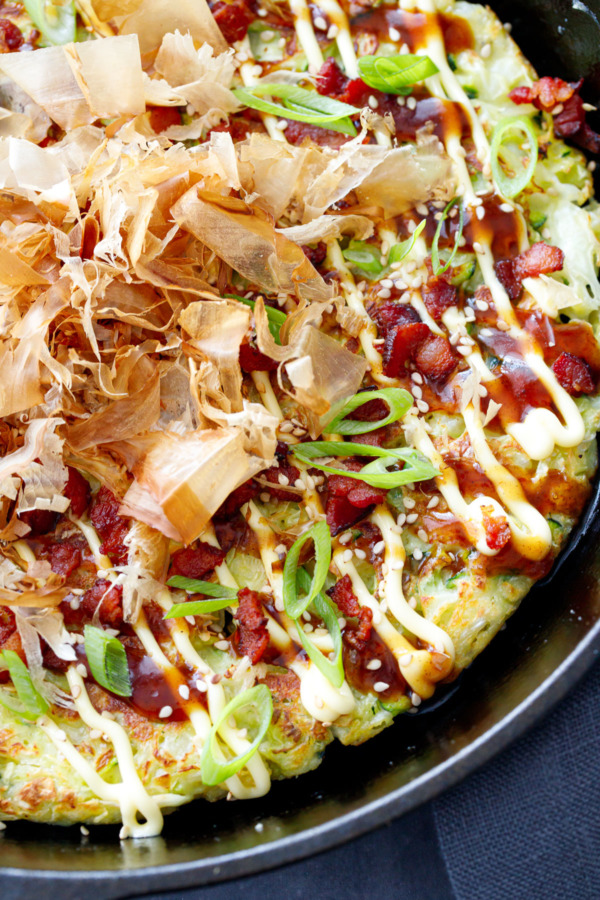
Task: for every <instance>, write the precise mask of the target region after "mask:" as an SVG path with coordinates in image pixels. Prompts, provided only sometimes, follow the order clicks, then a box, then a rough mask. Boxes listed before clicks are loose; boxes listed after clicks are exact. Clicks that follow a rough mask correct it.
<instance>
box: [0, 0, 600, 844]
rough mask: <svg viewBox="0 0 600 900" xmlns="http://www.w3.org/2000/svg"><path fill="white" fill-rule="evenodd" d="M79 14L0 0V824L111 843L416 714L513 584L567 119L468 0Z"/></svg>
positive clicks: (565, 164)
mask: <svg viewBox="0 0 600 900" xmlns="http://www.w3.org/2000/svg"><path fill="white" fill-rule="evenodd" d="M117 6H118V4H114V3H104V2H94V3H92V4H90V3H88V2H85V3H84V2H79V0H75V2H73V3H70V2H69V3H62V4H60V5H54V6H53V5H52V4H43V3H42V4H40V3H28V4H25V6H21V5H20V4H9V5H7V4H5V5H4V6H3V7H2V10H1V12H2V16H1V17H0V51H1V53H0V69H1V70H2V106H3V111H2V134H1V136H0V157H1V159H2V165H0V269H1V273H0V295H1V296H0V302H1V304H2V313H3V314H2V318H1V319H0V322H1V324H0V342H1V344H0V353H1V354H2V375H3V378H2V388H1V390H0V443H1V445H2V446H1V449H0V469H1V471H0V492H1V498H0V499H1V501H2V502H1V504H0V510H1V515H0V732H1V733H2V741H3V743H2V759H3V762H1V763H0V818H6V819H11V818H22V817H25V818H30V819H33V820H36V821H46V822H60V823H65V824H66V823H73V822H79V823H81V822H82V821H85V822H88V823H105V822H114V821H120V822H121V823H122V826H123V828H122V832H121V836H122V837H129V836H135V837H144V836H148V835H154V834H158V833H159V832H160V829H161V827H162V821H163V811H164V810H165V809H172V808H174V807H176V806H178V805H180V804H181V803H183V802H185V801H187V800H190V799H192V798H194V797H197V796H205V797H207V798H208V799H211V800H212V799H217V798H219V797H223V796H227V797H229V798H239V799H246V798H252V797H255V798H256V797H260V796H262V795H263V794H265V793H266V792H267V791H268V790H269V787H270V782H271V779H272V778H283V777H290V776H296V775H299V774H302V773H303V772H305V771H309V770H311V769H312V768H314V767H315V766H316V765H317V764H318V762H319V760H320V759H321V757H322V755H323V751H324V749H325V747H326V745H327V744H328V743H329V742H330V741H331V740H333V739H334V738H337V739H339V740H340V741H342V742H343V743H346V744H359V743H361V742H362V741H364V740H366V739H367V738H369V737H371V736H373V735H375V734H377V733H378V732H379V731H380V730H381V729H383V728H384V727H387V726H388V725H390V724H391V723H392V721H393V719H394V717H395V716H396V715H399V714H400V713H402V712H405V711H409V710H410V711H412V712H416V711H417V709H418V708H420V707H421V705H424V706H426V704H427V701H428V700H429V698H431V697H432V695H433V694H434V692H435V690H436V686H437V685H438V684H439V683H441V682H446V681H449V680H452V679H454V678H455V677H456V676H457V674H458V673H459V672H460V671H461V670H462V669H463V668H465V667H467V666H468V665H469V664H470V663H471V662H472V660H473V659H474V658H475V657H476V656H477V655H478V653H480V652H481V651H482V650H483V649H484V647H485V646H486V644H487V643H488V642H489V640H490V639H491V638H492V637H493V636H494V634H495V633H496V632H497V631H498V630H499V629H500V628H501V627H502V625H503V623H504V622H505V621H506V619H507V618H508V617H509V615H510V614H511V613H512V611H513V610H514V609H515V608H516V606H517V604H518V602H519V601H520V600H521V599H522V598H523V596H524V595H525V594H526V592H527V591H528V589H529V588H530V586H531V585H532V584H533V583H534V581H536V580H537V579H539V578H541V577H543V576H544V575H546V574H547V573H548V572H549V571H550V569H551V567H552V564H553V561H554V559H555V558H556V556H557V554H558V553H559V551H560V549H561V547H562V546H564V543H565V540H566V539H567V536H568V534H569V532H570V530H571V529H572V527H573V525H574V524H575V522H576V521H577V519H578V517H579V516H580V515H581V513H582V511H583V508H584V506H585V503H586V501H587V499H588V497H589V494H590V484H591V479H592V477H593V475H594V472H595V468H596V445H595V433H596V431H597V429H598V425H599V423H600V400H599V398H598V379H599V378H600V346H599V345H598V341H597V334H598V324H597V323H598V309H599V308H600V290H599V288H598V281H597V277H596V273H597V263H598V261H599V260H600V240H599V236H600V212H599V207H598V204H597V202H596V200H595V199H594V198H593V196H592V177H591V171H592V169H593V165H588V163H587V161H586V159H585V158H584V156H583V155H582V153H581V152H580V150H578V149H576V147H577V146H579V147H585V148H588V149H592V150H593V149H596V150H597V149H598V146H599V142H600V141H599V138H598V136H597V135H596V134H595V133H594V132H593V131H592V129H591V127H590V126H589V125H588V124H587V122H586V118H585V117H586V112H587V111H588V109H589V107H588V105H587V104H586V103H584V102H583V100H582V99H581V96H580V90H581V88H582V84H581V82H577V83H567V82H564V81H562V80H561V79H559V78H554V77H551V76H550V75H546V76H544V77H542V78H541V79H537V80H536V76H535V73H533V70H532V69H531V67H530V66H529V64H528V63H527V62H526V61H525V60H524V59H523V57H522V56H521V55H520V53H519V51H518V49H517V48H516V46H515V45H514V43H513V42H512V40H511V38H510V36H509V34H508V32H507V30H506V29H505V28H504V27H503V26H502V25H500V23H499V22H498V20H497V19H496V18H495V16H494V15H493V13H492V12H491V11H490V10H488V9H487V8H485V7H483V6H479V5H476V4H469V3H460V4H454V3H453V2H449V0H444V2H443V3H442V2H441V0H439V2H438V0H432V2H431V0H427V2H425V0H416V3H414V4H412V5H411V8H410V9H408V8H404V6H406V4H401V5H400V7H399V6H397V5H394V4H393V3H391V2H383V3H381V4H379V5H374V4H372V3H366V2H365V3H362V4H361V3H360V2H358V3H357V2H347V0H342V2H341V3H340V4H338V3H335V2H333V3H332V2H329V3H328V4H325V6H324V7H323V8H320V7H316V6H311V5H308V6H307V5H306V4H302V3H301V2H296V0H295V2H289V3H286V2H283V3H281V2H277V3H273V2H268V3H267V2H266V0H224V2H222V0H219V2H212V0H209V2H208V3H206V2H204V0H193V2H192V0H181V2H177V3H174V4H171V5H170V6H169V9H168V14H165V9H166V7H165V4H164V3H162V2H160V0H132V2H128V3H127V4H123V8H122V9H120V10H117ZM401 7H402V8H401ZM26 10H29V12H26ZM117 12H118V15H117ZM30 16H31V18H30ZM584 96H585V94H584ZM574 145H576V146H574ZM36 772H40V773H43V774H41V775H36V774H35V773H36Z"/></svg>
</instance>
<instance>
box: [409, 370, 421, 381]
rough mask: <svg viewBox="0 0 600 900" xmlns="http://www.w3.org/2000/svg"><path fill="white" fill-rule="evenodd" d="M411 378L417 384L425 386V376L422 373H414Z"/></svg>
mask: <svg viewBox="0 0 600 900" xmlns="http://www.w3.org/2000/svg"><path fill="white" fill-rule="evenodd" d="M410 377H411V379H412V380H413V381H414V383H415V384H423V376H422V375H421V373H420V372H413V373H412V375H411V376H410Z"/></svg>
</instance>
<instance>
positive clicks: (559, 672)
mask: <svg viewBox="0 0 600 900" xmlns="http://www.w3.org/2000/svg"><path fill="white" fill-rule="evenodd" d="M491 5H492V6H493V8H494V9H495V10H496V11H497V12H498V13H499V15H500V16H501V18H502V19H503V20H505V21H511V22H512V23H513V34H514V36H515V38H516V40H517V42H518V43H519V44H520V46H521V47H522V48H523V51H524V52H525V54H526V55H527V56H528V57H529V58H530V59H531V60H532V62H533V63H534V65H536V67H537V68H538V70H539V71H540V72H542V73H544V74H546V73H551V74H556V75H561V76H563V77H565V78H570V79H575V78H578V77H581V76H584V77H585V78H586V79H587V88H586V91H584V93H585V94H586V99H587V100H590V101H592V102H594V101H595V102H598V101H600V0H588V2H586V3H585V4H584V3H582V2H579V0H578V2H577V4H573V5H572V4H571V3H570V2H567V0H553V2H551V3H550V2H548V0H518V2H511V0H509V2H503V0H502V2H495V3H492V4H491ZM595 124H596V127H598V122H596V123H595ZM597 190H600V183H599V184H597ZM599 511H600V486H599V485H598V484H597V485H596V490H595V495H594V500H593V503H592V504H591V506H590V508H589V510H588V513H587V515H586V517H585V519H584V521H583V522H582V523H581V525H580V527H579V529H578V530H577V532H576V534H575V536H574V538H573V540H572V541H571V544H570V546H569V549H568V550H567V551H566V553H565V554H564V555H563V557H562V558H561V560H560V561H559V564H558V568H557V569H556V570H555V571H554V574H553V575H552V576H551V578H549V579H547V580H546V581H545V582H544V583H540V584H538V585H537V586H536V587H535V589H534V590H533V591H532V592H531V593H530V595H529V597H528V598H527V599H526V600H525V601H524V603H523V604H522V606H521V608H520V609H519V611H518V612H517V613H516V614H515V615H514V616H513V618H512V619H511V620H510V622H509V623H508V626H507V627H506V629H505V631H504V632H503V633H502V634H500V635H498V637H497V638H496V639H495V640H494V641H493V643H492V645H491V646H490V647H489V648H488V649H487V650H486V651H485V653H484V654H483V656H482V657H480V658H479V659H478V660H477V661H476V663H475V664H474V665H473V666H472V667H471V668H470V669H469V670H468V671H467V672H465V673H464V675H463V676H462V677H461V678H460V679H459V681H458V682H457V683H456V684H455V685H453V686H452V688H451V689H448V690H447V691H446V694H445V696H442V695H441V694H440V693H438V695H437V699H436V701H435V703H432V704H428V705H427V704H425V705H424V706H423V707H422V711H420V712H419V713H417V714H416V715H414V716H408V715H406V716H403V717H401V718H400V720H398V722H397V723H396V725H395V726H394V727H393V728H390V729H388V730H387V731H386V732H384V733H383V734H381V735H380V736H379V737H377V739H375V740H373V741H370V742H368V743H367V744H365V745H364V746H362V747H358V748H353V747H341V746H332V747H330V748H328V751H327V754H326V758H325V761H324V763H323V764H322V765H321V767H320V768H319V769H318V770H317V771H315V772H313V773H311V774H309V775H303V776H302V778H301V779H298V780H297V781H293V780H292V781H286V782H276V783H274V785H273V788H272V790H271V793H270V794H269V795H268V796H267V797H265V798H263V799H261V800H257V801H252V802H247V803H235V804H229V803H219V804H216V805H214V806H211V807H207V806H206V805H204V804H202V803H197V804H194V805H192V806H189V807H185V808H183V809H182V810H180V811H179V812H178V813H176V814H175V815H174V816H171V817H169V818H168V819H167V821H166V825H165V830H164V833H163V835H162V837H160V838H153V839H149V840H146V841H137V842H133V841H129V842H123V843H122V844H119V842H118V839H117V830H116V829H113V828H107V829H100V828H96V829H94V830H93V833H92V835H91V837H90V838H89V839H87V840H85V841H82V839H81V835H80V833H79V830H78V829H68V830H63V829H59V828H51V827H47V826H35V825H31V824H29V823H13V824H11V825H10V826H9V829H8V832H7V833H5V834H4V836H3V837H2V844H1V860H0V865H1V867H2V868H1V869H0V872H1V873H2V876H3V878H2V880H3V881H4V885H3V887H4V893H5V896H8V897H10V896H19V897H30V896H31V897H34V896H35V897H37V896H38V895H39V890H40V887H41V885H40V881H41V880H44V881H45V882H46V883H48V882H53V884H52V887H53V888H55V889H56V888H58V887H59V886H60V890H61V897H62V898H63V900H68V898H69V897H73V898H76V897H80V896H81V895H82V891H83V885H82V877H85V878H86V880H87V879H89V883H88V885H87V886H86V888H87V889H86V891H85V892H86V893H87V891H88V889H89V890H93V891H94V892H95V894H96V896H97V897H98V898H102V897H118V896H124V895H126V894H134V893H135V892H136V891H144V890H146V889H147V887H148V884H149V882H151V884H152V887H153V889H155V890H160V889H161V888H162V889H166V888H171V889H173V888H176V887H178V886H184V885H192V884H201V883H207V882H209V881H215V880H219V879H223V878H227V877H233V876H235V875H239V874H243V873H248V872H253V871H258V870H261V869H266V868H270V867H272V866H275V865H279V864H281V863H283V862H286V861H290V860H292V859H296V858H299V857H301V856H304V855H307V854H308V853H312V852H315V851H316V850H322V849H325V848H327V847H330V846H332V845H334V844H336V843H339V842H341V841H343V840H344V839H346V838H348V837H350V836H353V835H357V834H360V833H361V832H364V831H367V830H368V829H370V828H373V827H375V826H376V825H378V824H380V823H382V822H385V821H388V820H389V819H391V818H392V817H393V816H396V815H399V814H400V813H402V812H405V811H407V810H409V809H411V808H413V807H415V806H416V805H418V804H419V803H422V802H423V801H424V800H426V799H428V798H430V797H431V796H433V795H434V794H436V793H439V792H440V791H441V790H443V789H444V788H446V787H448V786H449V785H451V784H453V783H454V782H456V781H458V780H459V779H460V778H462V777H464V775H466V774H467V773H468V772H470V771H472V770H473V769H474V768H475V767H476V766H478V765H480V764H482V763H483V762H484V761H485V760H487V759H489V758H490V757H491V756H492V755H493V754H494V753H496V752H498V751H499V750H500V749H501V748H502V747H504V746H505V745H506V744H507V743H508V742H509V741H510V740H512V739H514V738H515V737H516V736H517V735H518V734H520V733H521V732H522V731H523V730H524V729H525V728H527V727H528V726H529V725H530V724H531V723H532V722H533V721H535V720H536V719H537V718H539V717H540V716H541V715H542V714H543V713H544V712H545V711H546V710H548V709H549V707H550V706H551V705H552V704H553V703H554V702H555V701H557V700H558V699H559V698H560V697H561V696H563V695H564V694H565V693H567V692H568V690H569V689H570V688H571V687H572V685H573V684H574V683H575V681H576V679H577V678H578V677H579V676H580V675H581V674H582V673H583V671H584V670H585V669H586V668H587V667H588V666H589V665H590V663H591V661H592V660H593V658H594V655H595V654H596V653H598V650H600V517H599V516H598V512H599ZM259 821H261V822H262V823H263V830H262V831H256V828H255V825H256V823H257V822H259ZM84 873H86V874H85V875H84ZM92 882H93V886H92ZM48 886H49V885H48ZM13 892H14V893H13Z"/></svg>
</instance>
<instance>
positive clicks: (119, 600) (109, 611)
mask: <svg viewBox="0 0 600 900" xmlns="http://www.w3.org/2000/svg"><path fill="white" fill-rule="evenodd" d="M62 606H63V607H64V606H65V604H62ZM98 606H100V611H99V613H98V616H99V618H100V621H101V622H103V623H104V624H105V625H109V626H110V627H111V628H120V627H121V625H122V624H123V588H122V587H121V585H120V584H111V582H110V581H104V580H103V579H101V578H99V579H98V581H96V583H95V584H94V585H93V586H92V587H91V588H90V589H89V591H86V592H85V594H84V595H83V597H82V598H81V605H80V607H79V614H80V615H81V614H83V616H84V617H85V618H89V619H91V618H93V616H94V613H95V612H96V609H97V608H98ZM65 620H67V616H65Z"/></svg>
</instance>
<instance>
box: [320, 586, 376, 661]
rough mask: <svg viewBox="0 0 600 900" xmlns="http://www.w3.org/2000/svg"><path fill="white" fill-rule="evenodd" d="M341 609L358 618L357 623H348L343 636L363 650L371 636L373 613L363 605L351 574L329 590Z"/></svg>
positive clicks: (355, 646)
mask: <svg viewBox="0 0 600 900" xmlns="http://www.w3.org/2000/svg"><path fill="white" fill-rule="evenodd" d="M327 593H328V594H329V596H330V597H331V599H332V600H333V602H334V603H335V605H336V606H337V608H338V609H339V611H340V612H341V613H342V614H343V615H344V616H349V617H351V618H353V619H358V622H357V624H356V625H354V624H353V623H351V622H347V623H346V627H345V628H344V630H343V632H342V637H343V639H344V641H345V642H346V643H347V644H350V646H351V647H354V648H355V649H356V650H359V651H360V650H362V649H363V648H364V646H365V644H366V643H367V641H368V640H369V637H370V636H371V628H372V625H373V613H372V611H371V610H370V609H369V608H368V607H367V606H361V605H360V604H359V602H358V599H357V597H356V594H355V593H354V590H353V589H352V581H351V580H350V576H349V575H344V576H343V578H340V580H339V581H336V583H335V584H334V585H333V587H332V588H329V590H328V591H327Z"/></svg>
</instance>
